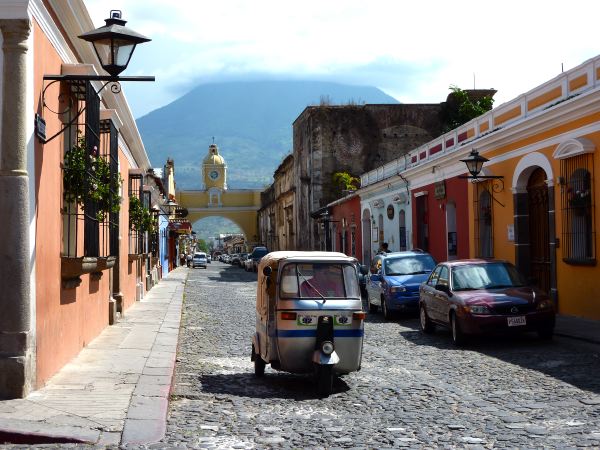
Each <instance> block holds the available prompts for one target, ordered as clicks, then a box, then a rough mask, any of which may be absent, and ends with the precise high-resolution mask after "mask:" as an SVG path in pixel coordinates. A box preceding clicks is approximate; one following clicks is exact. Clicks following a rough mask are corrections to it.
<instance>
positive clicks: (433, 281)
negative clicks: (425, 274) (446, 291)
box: [427, 266, 442, 287]
mask: <svg viewBox="0 0 600 450" xmlns="http://www.w3.org/2000/svg"><path fill="white" fill-rule="evenodd" d="M441 270H442V266H437V267H436V268H435V269H434V270H433V272H432V273H431V275H430V276H429V279H428V280H427V285H428V286H431V287H435V285H436V284H437V282H438V279H439V277H440V272H441Z"/></svg>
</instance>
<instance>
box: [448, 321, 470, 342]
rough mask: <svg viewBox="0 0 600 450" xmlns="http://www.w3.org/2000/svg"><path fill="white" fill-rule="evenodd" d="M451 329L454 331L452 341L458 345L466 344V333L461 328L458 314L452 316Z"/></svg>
mask: <svg viewBox="0 0 600 450" xmlns="http://www.w3.org/2000/svg"><path fill="white" fill-rule="evenodd" d="M450 331H451V332H452V343H453V344H454V345H456V346H457V347H460V346H461V345H464V344H465V342H466V341H467V339H466V336H465V334H464V333H463V332H462V330H461V329H460V323H458V319H457V318H456V314H454V313H452V315H451V316H450Z"/></svg>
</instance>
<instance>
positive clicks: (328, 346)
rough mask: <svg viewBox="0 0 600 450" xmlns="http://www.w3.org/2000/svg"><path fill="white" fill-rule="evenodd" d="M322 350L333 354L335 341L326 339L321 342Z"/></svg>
mask: <svg viewBox="0 0 600 450" xmlns="http://www.w3.org/2000/svg"><path fill="white" fill-rule="evenodd" d="M321 351H322V352H323V353H324V354H326V355H331V354H332V353H333V342H331V341H325V342H323V343H322V344H321Z"/></svg>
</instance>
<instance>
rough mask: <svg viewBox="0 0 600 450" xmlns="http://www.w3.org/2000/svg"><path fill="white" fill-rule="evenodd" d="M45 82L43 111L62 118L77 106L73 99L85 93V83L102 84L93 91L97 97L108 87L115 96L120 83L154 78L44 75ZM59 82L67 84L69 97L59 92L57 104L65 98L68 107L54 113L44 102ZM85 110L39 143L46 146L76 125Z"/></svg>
mask: <svg viewBox="0 0 600 450" xmlns="http://www.w3.org/2000/svg"><path fill="white" fill-rule="evenodd" d="M46 81H50V83H48V84H47V85H46V86H45V87H44V89H43V90H42V106H43V110H46V109H47V110H48V111H50V112H51V113H53V114H56V115H57V116H63V115H65V114H68V113H70V112H72V111H73V110H74V108H75V106H76V104H77V102H76V100H75V99H74V97H77V96H78V95H79V96H81V95H82V94H84V93H85V89H86V87H85V83H86V82H87V81H101V82H103V83H102V86H101V87H100V89H98V90H97V91H95V92H96V94H97V95H98V94H100V92H102V91H103V90H104V89H105V88H106V87H107V86H110V91H111V92H112V93H113V94H115V95H116V94H119V93H120V92H121V83H120V82H121V81H155V78H154V77H153V76H141V77H113V76H105V75H45V76H44V82H46ZM59 82H66V83H68V84H69V88H70V91H71V95H69V94H66V93H62V92H61V93H60V94H59V95H58V100H59V103H60V102H61V101H64V98H65V97H68V102H69V105H68V106H67V107H66V108H65V109H64V110H63V111H54V110H53V109H52V108H50V107H49V106H48V103H47V102H46V97H47V96H46V91H47V90H48V89H49V88H50V87H51V86H52V85H54V84H55V83H59ZM85 109H86V107H85V106H83V107H82V108H81V109H79V110H77V113H76V114H75V115H74V117H73V118H72V119H71V120H70V121H69V122H68V123H66V124H64V125H63V127H62V128H61V129H60V130H59V131H58V132H56V133H55V134H53V135H52V136H51V137H50V138H48V139H43V140H41V139H40V140H41V142H42V143H43V144H47V143H48V142H50V141H52V140H53V139H54V138H56V137H58V136H60V135H61V134H62V133H64V132H65V130H67V129H68V128H70V127H71V126H72V125H73V124H74V123H76V121H77V119H78V118H79V117H81V114H83V112H84V111H85ZM42 119H43V116H42Z"/></svg>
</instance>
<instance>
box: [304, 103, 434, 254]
mask: <svg viewBox="0 0 600 450" xmlns="http://www.w3.org/2000/svg"><path fill="white" fill-rule="evenodd" d="M440 111H441V104H437V105H436V104H421V105H402V104H399V105H361V106H311V107H308V108H306V109H305V110H304V111H303V112H302V114H300V116H299V117H298V118H297V119H296V120H295V121H294V124H293V142H294V144H293V146H294V149H293V150H294V153H293V154H294V173H295V177H296V183H297V189H296V192H295V202H294V203H295V211H294V214H295V222H296V227H297V229H300V230H306V232H302V233H297V234H296V241H295V246H296V248H297V249H300V250H316V249H317V245H318V242H319V240H318V238H317V236H318V224H317V223H316V221H314V220H312V219H311V217H310V214H311V212H314V211H316V210H318V209H319V208H321V207H323V206H325V205H327V204H328V203H330V202H332V201H334V200H335V199H336V198H335V196H336V189H335V188H334V186H333V183H332V175H333V173H335V172H341V171H343V172H348V173H351V174H352V175H355V176H359V175H361V174H362V173H364V172H367V171H369V170H371V169H373V168H375V167H379V166H381V165H383V164H385V163H386V162H388V161H391V160H393V159H395V158H397V157H398V156H401V155H403V154H405V153H407V152H408V151H410V150H412V149H414V148H416V147H418V146H419V145H422V144H424V143H426V142H428V141H430V140H432V139H434V138H435V137H437V136H439V135H440V134H441V133H442V123H441V120H440Z"/></svg>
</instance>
